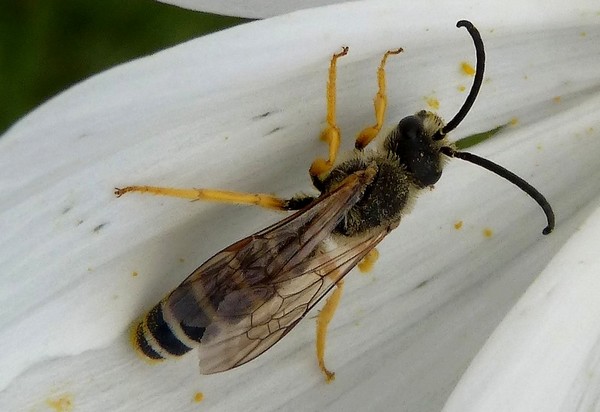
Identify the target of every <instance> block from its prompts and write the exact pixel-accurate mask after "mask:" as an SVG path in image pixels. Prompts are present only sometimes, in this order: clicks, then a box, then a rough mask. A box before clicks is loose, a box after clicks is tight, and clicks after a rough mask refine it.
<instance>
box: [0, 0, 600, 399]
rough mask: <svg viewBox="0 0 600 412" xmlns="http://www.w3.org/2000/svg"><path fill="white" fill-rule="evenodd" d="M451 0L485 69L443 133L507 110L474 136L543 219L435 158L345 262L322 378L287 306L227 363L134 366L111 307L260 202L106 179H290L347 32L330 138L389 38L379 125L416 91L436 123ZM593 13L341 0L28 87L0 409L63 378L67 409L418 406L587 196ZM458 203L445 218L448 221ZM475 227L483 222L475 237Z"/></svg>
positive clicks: (248, 227)
mask: <svg viewBox="0 0 600 412" xmlns="http://www.w3.org/2000/svg"><path fill="white" fill-rule="evenodd" d="M542 5H543V7H542ZM533 10H535V13H533V14H532V13H531V11H533ZM534 17H535V20H534ZM460 18H471V19H473V20H474V23H476V25H477V26H478V27H479V28H480V30H481V31H482V34H483V37H484V41H485V43H486V47H487V51H488V71H487V75H486V76H487V78H489V81H488V82H486V83H485V84H484V88H483V90H482V92H481V95H480V97H479V99H478V101H477V103H476V106H475V108H474V109H473V111H472V113H470V115H469V116H468V118H467V119H466V120H465V123H464V125H463V126H461V128H460V130H459V131H457V132H456V133H455V136H457V137H458V136H459V133H460V135H466V134H468V133H471V132H475V131H481V130H486V129H489V128H491V127H494V126H496V125H498V124H503V123H506V122H507V121H508V120H510V119H511V118H512V117H517V118H518V119H519V123H518V125H517V127H514V128H511V129H508V130H507V132H506V133H504V134H503V135H502V136H498V137H496V138H494V140H493V141H491V142H489V143H487V144H486V145H483V146H482V147H481V148H477V152H478V153H480V154H482V155H485V156H487V157H489V158H491V159H492V160H494V161H497V162H499V163H501V164H503V165H505V166H507V167H508V168H510V169H512V170H514V171H515V172H517V173H518V174H520V175H522V176H523V177H525V178H526V179H528V180H529V181H530V182H531V183H532V184H533V185H534V186H536V187H538V188H539V189H540V190H541V191H542V192H543V193H544V194H545V195H546V196H547V197H548V198H549V200H550V201H551V202H552V204H553V206H554V207H555V209H556V212H557V216H558V217H559V227H558V229H557V231H556V233H555V234H553V235H551V236H550V237H548V238H544V239H541V236H540V234H539V232H540V231H541V229H542V228H543V226H544V223H545V222H544V219H543V216H542V214H541V213H540V211H539V210H538V208H537V206H535V204H533V202H532V201H531V200H530V199H528V198H527V197H526V196H524V195H523V194H522V193H520V192H519V191H518V190H516V189H515V188H514V187H512V186H511V185H509V184H508V183H506V182H504V181H502V180H500V179H498V178H497V177H495V176H492V175H490V174H489V173H487V172H485V171H483V170H479V169H477V168H475V167H474V166H472V165H468V164H462V163H460V162H458V161H456V162H452V163H450V164H449V165H448V167H447V169H446V172H445V178H444V179H443V180H442V181H440V182H439V184H438V185H437V188H436V190H435V191H434V192H432V193H427V194H426V195H424V196H423V198H422V199H420V201H419V203H418V207H417V208H416V209H415V211H414V212H413V213H412V214H411V215H410V217H408V218H407V219H406V221H405V222H404V223H403V224H402V225H401V227H400V228H399V229H398V230H397V231H396V232H395V233H393V234H392V235H390V236H389V238H388V239H386V242H384V244H383V245H382V247H381V252H382V255H383V257H382V258H381V261H380V262H379V264H378V265H377V267H376V269H375V272H374V275H373V276H372V277H366V278H363V277H360V276H351V277H350V281H349V284H348V288H347V291H348V292H347V293H346V296H345V299H344V300H343V302H342V309H341V310H340V312H339V313H338V316H337V317H336V318H335V320H334V325H333V329H332V331H331V339H330V342H329V352H328V361H329V365H330V366H331V367H332V368H333V369H335V370H336V371H337V372H338V379H337V380H336V382H335V383H334V384H333V385H330V386H324V385H323V383H322V378H321V376H320V375H319V372H318V370H317V368H316V366H315V363H316V362H315V361H314V359H313V356H314V355H313V353H314V336H313V325H312V324H311V322H310V321H308V320H307V321H305V322H304V324H303V325H301V326H299V327H298V328H297V330H295V331H294V332H293V333H291V334H290V335H289V336H288V337H286V338H285V339H284V340H283V341H282V343H280V344H278V345H277V346H276V347H275V348H273V349H272V350H270V351H269V352H268V353H267V354H265V355H264V356H262V357H261V358H259V359H257V360H256V361H254V362H252V363H250V364H248V365H247V366H244V367H242V368H240V369H238V370H235V371H231V372H228V373H224V374H220V375H215V376H199V375H198V369H197V362H196V360H195V359H194V356H193V355H190V356H187V357H185V358H183V359H182V360H181V361H179V362H170V363H166V364H165V365H163V366H156V367H149V366H147V365H145V364H144V363H142V362H140V361H139V360H138V359H137V358H136V357H135V356H134V355H133V353H132V350H131V349H130V347H129V346H128V342H127V334H126V329H127V328H128V326H129V324H130V323H131V322H132V321H133V320H134V319H135V318H136V317H137V316H139V315H140V314H141V313H143V311H144V310H145V309H147V308H149V307H150V306H152V305H153V304H154V303H156V302H157V301H158V300H159V299H160V298H161V296H162V295H163V294H164V293H165V292H167V291H168V290H170V288H172V287H174V286H176V285H177V284H178V283H179V282H180V281H181V280H182V279H183V278H185V276H187V275H188V274H189V273H190V272H191V270H193V269H194V268H195V267H196V266H197V265H198V264H199V263H201V262H202V261H203V260H204V259H206V258H207V257H209V256H210V255H211V254H212V253H214V252H215V251H217V250H219V249H220V248H222V247H223V246H225V245H227V244H229V243H231V242H233V241H235V240H237V239H238V238H239V237H241V236H243V235H246V234H248V233H251V232H252V231H254V230H255V229H258V228H259V227H261V226H264V225H266V224H267V223H270V222H273V221H274V220H275V219H277V218H279V215H277V214H273V213H270V212H265V211H261V210H256V209H251V208H237V207H227V206H218V205H211V204H201V203H198V202H196V203H190V202H185V201H180V200H176V199H162V198H151V197H143V196H129V197H124V198H122V199H119V200H117V199H115V198H114V197H113V195H112V188H113V187H114V186H121V185H125V184H137V183H139V184H157V185H171V186H183V187H185V186H206V187H222V188H227V189H231V190H245V191H262V192H264V191H268V192H270V191H272V192H275V193H278V194H282V195H290V194H293V193H295V192H296V191H299V190H306V188H307V187H308V177H307V172H306V169H307V167H308V165H309V163H310V161H311V160H312V159H313V158H314V156H315V155H316V154H322V153H324V150H325V147H324V146H323V144H322V143H321V142H319V141H318V140H317V139H316V137H315V136H317V135H318V132H319V129H320V127H321V126H322V120H323V117H324V106H325V102H324V85H325V77H326V72H327V65H328V60H329V56H330V55H331V53H332V52H334V51H337V50H339V49H340V47H341V46H342V45H349V46H350V48H351V50H350V54H349V56H347V57H346V58H344V59H343V60H342V61H340V66H339V71H340V75H339V78H338V85H339V93H338V102H339V106H338V118H339V123H340V125H341V127H342V130H343V132H344V134H345V135H344V136H345V143H344V145H345V148H349V147H351V145H352V141H351V140H352V136H353V135H354V133H356V131H358V130H359V129H360V128H361V127H364V126H365V125H367V124H369V123H371V122H372V121H373V118H372V116H373V115H372V101H371V99H372V96H373V93H374V92H375V84H376V82H375V69H376V66H377V63H378V61H379V58H380V56H381V53H382V52H383V51H385V50H386V49H389V48H394V47H398V46H402V47H404V49H405V52H404V53H403V54H402V55H401V56H398V57H397V58H394V59H391V60H390V63H389V65H388V73H389V79H388V90H389V96H390V107H389V112H388V113H389V115H388V118H389V119H390V121H391V122H393V121H397V119H399V118H400V117H402V116H404V115H406V114H410V113H413V112H415V111H416V110H418V109H420V108H422V107H423V106H424V104H425V102H424V98H425V97H428V96H435V97H436V98H437V99H438V100H440V102H441V108H440V112H441V114H442V115H444V116H446V117H447V118H450V117H451V116H452V115H453V114H454V113H455V112H456V110H457V108H458V107H459V106H460V104H461V102H462V100H463V99H464V95H465V93H464V92H459V91H458V90H457V87H458V86H460V85H466V86H468V85H469V84H470V81H471V78H468V77H464V76H462V75H461V74H460V72H459V70H458V67H459V65H460V62H461V61H464V60H467V61H471V62H473V60H474V57H473V50H472V49H473V47H472V45H471V41H470V39H469V38H468V36H467V34H466V33H465V31H464V30H458V29H456V28H454V24H455V22H456V20H458V19H460ZM599 21H600V17H599V16H598V15H597V14H596V9H595V3H594V2H580V3H579V5H578V7H577V8H575V6H573V8H569V9H565V7H564V5H559V4H556V5H554V4H546V3H542V2H539V3H537V4H532V3H527V4H526V5H519V6H517V5H515V6H512V5H511V7H510V8H508V7H507V8H506V9H503V10H497V9H494V10H493V13H492V12H491V11H488V12H486V9H485V7H484V5H475V6H473V5H471V4H467V3H466V2H465V3H459V4H456V5H454V4H453V6H452V9H451V10H447V9H445V8H442V7H434V6H432V5H430V4H429V3H428V4H421V3H418V4H415V5H414V7H412V8H409V9H406V8H405V7H403V6H402V5H400V4H397V2H395V1H387V2H383V1H381V2H369V3H368V4H367V3H362V4H361V3H354V4H345V5H341V6H338V7H330V8H325V9H318V10H307V11H304V12H298V13H295V14H293V15H287V16H281V17H279V18H275V19H270V20H265V21H262V22H256V23H252V24H248V25H244V26H241V27H237V28H234V29H231V30H227V31H224V32H221V33H218V34H215V35H212V36H208V37H204V38H201V39H197V40H194V41H191V42H188V43H185V44H183V45H180V46H178V47H175V48H172V49H169V50H166V51H163V52H160V53H157V54H155V55H153V56H149V57H147V58H145V59H140V60H137V61H135V62H132V63H129V64H127V65H123V66H120V67H117V68H115V69H113V70H110V71H107V72H105V73H102V74H100V75H98V76H95V77H93V78H91V79H89V80H87V81H85V82H83V83H81V84H80V85H78V86H76V87H74V88H72V89H70V90H68V91H66V92H65V93H63V94H61V95H59V96H57V97H56V98H55V99H53V100H51V101H50V102H48V103H47V104H45V105H43V106H42V107H40V108H39V109H37V110H36V111H35V112H33V113H31V114H30V115H29V116H27V117H26V118H25V119H23V120H22V121H21V122H19V123H18V124H17V125H15V126H14V127H13V128H12V129H10V130H9V131H8V132H7V133H6V134H5V135H4V136H2V138H1V139H0V168H1V169H0V184H1V187H2V189H3V197H2V198H1V199H0V227H2V235H1V238H0V247H1V250H2V251H3V252H2V262H1V267H2V273H1V274H0V307H2V308H3V309H2V312H1V315H0V353H1V354H2V358H0V370H2V374H0V378H1V381H0V385H1V387H4V388H6V389H5V390H4V391H3V392H2V393H1V395H0V410H20V409H24V408H30V407H39V405H40V404H41V405H44V402H45V399H46V398H48V397H52V396H55V395H60V393H63V392H66V393H70V394H72V396H73V399H74V403H75V404H76V405H77V406H78V410H117V409H119V408H121V409H123V410H135V409H143V408H146V410H171V409H179V410H184V409H186V408H187V409H194V410H195V409H196V408H197V405H195V404H193V401H192V397H193V394H194V392H195V391H198V390H200V391H203V392H204V393H205V394H206V400H205V401H204V402H205V403H206V406H207V407H209V406H214V407H221V408H223V409H226V410H232V409H237V408H239V405H243V406H244V408H246V409H248V410H253V409H254V410H257V409H260V410H269V409H276V408H278V407H279V406H281V405H283V404H284V403H287V405H288V406H289V407H290V408H294V409H301V408H306V409H320V410H323V409H325V408H326V407H329V408H331V409H338V408H341V407H342V406H356V405H364V404H365V403H366V404H368V405H371V406H372V405H374V404H375V406H376V409H377V407H378V409H382V408H385V407H389V405H398V404H400V405H403V406H406V407H405V408H403V409H405V410H419V411H421V410H434V409H436V408H437V409H439V408H440V407H441V406H442V405H443V403H444V401H445V399H446V397H447V395H448V393H449V392H450V390H451V389H452V386H453V384H454V382H456V380H457V379H458V377H459V376H460V373H461V372H462V371H463V370H464V368H465V367H466V365H467V364H468V362H469V361H470V359H471V358H472V357H473V356H474V355H475V353H476V352H477V350H478V348H479V347H480V345H481V344H482V342H483V341H484V340H485V339H486V338H487V336H488V335H489V333H490V332H491V331H492V330H493V328H494V327H495V325H496V324H497V323H498V322H499V320H500V319H501V318H502V316H503V314H504V313H505V312H506V311H507V310H508V308H510V306H511V305H512V303H513V302H514V300H515V299H516V298H517V297H518V296H519V295H520V294H521V293H522V291H523V290H524V289H525V288H526V287H527V285H528V284H529V282H530V281H531V279H533V278H534V277H535V276H536V274H537V273H539V271H540V270H541V269H542V268H543V267H544V266H545V264H546V263H547V262H548V261H549V260H550V258H551V257H552V255H553V253H554V251H556V250H557V249H558V248H559V247H560V246H561V244H562V243H563V242H564V241H565V240H566V239H567V238H568V237H569V236H570V235H571V234H572V233H573V231H574V230H575V228H576V226H577V224H579V223H580V222H581V221H582V219H583V218H585V216H586V215H585V209H584V206H585V205H586V204H587V203H588V202H589V201H590V200H591V199H594V198H596V197H597V196H598V193H599V192H600V190H599V189H600V188H599V183H598V182H600V179H598V177H599V176H598V174H599V170H598V167H597V159H598V157H599V153H600V139H598V130H600V127H599V125H598V119H597V116H596V113H597V111H598V90H599V89H598V85H600V73H599V72H598V70H597V67H598V61H599V59H600V57H599V56H600V54H599V53H598V44H599V42H598V38H599V37H600V28H599V26H598V23H599ZM274 33H277V36H275V35H274ZM582 34H585V35H582ZM559 95H560V96H562V99H561V101H560V103H556V102H555V101H553V99H552V98H553V97H554V96H559ZM265 114H266V115H265ZM459 193H460V196H457V194H459ZM588 213H589V212H588ZM459 219H460V220H463V221H464V222H465V224H464V228H463V229H462V230H461V231H456V230H454V229H453V227H452V225H453V223H454V221H455V220H459ZM488 226H489V227H491V228H493V230H494V236H493V237H492V238H491V239H485V238H484V237H483V236H482V234H481V232H482V230H483V228H484V227H488ZM519 229H520V230H519ZM182 259H183V261H181V260H182ZM133 272H136V273H137V274H138V275H137V276H132V274H133ZM418 286H422V287H418ZM274 388H276V389H274ZM374 398H376V399H374Z"/></svg>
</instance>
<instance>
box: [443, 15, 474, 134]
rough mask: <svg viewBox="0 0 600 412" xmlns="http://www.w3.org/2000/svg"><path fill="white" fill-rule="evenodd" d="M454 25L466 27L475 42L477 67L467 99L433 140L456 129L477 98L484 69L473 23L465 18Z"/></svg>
mask: <svg viewBox="0 0 600 412" xmlns="http://www.w3.org/2000/svg"><path fill="white" fill-rule="evenodd" d="M456 27H459V28H460V27H464V28H466V29H467V31H468V32H469V34H470V35H471V37H472V38H473V43H475V55H476V56H477V68H476V69H475V79H474V80H473V86H472V87H471V91H470V92H469V95H468V96H467V100H465V102H464V103H463V105H462V107H461V108H460V110H459V111H458V113H456V115H455V116H454V118H453V119H452V120H450V121H449V122H448V124H447V125H446V126H444V127H443V128H442V129H441V130H439V131H438V132H437V133H436V134H435V135H434V136H433V140H441V139H443V138H444V136H445V135H446V134H448V132H450V131H452V130H454V129H456V126H458V125H459V124H460V122H462V121H463V119H464V118H465V116H466V115H467V113H469V110H471V107H473V103H475V99H476V98H477V94H478V93H479V89H481V84H482V83H483V71H484V69H485V50H484V48H483V40H481V35H480V34H479V31H478V30H477V29H476V28H475V26H473V23H471V22H470V21H467V20H460V21H459V22H458V23H456Z"/></svg>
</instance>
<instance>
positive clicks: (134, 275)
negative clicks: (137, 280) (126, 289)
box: [131, 270, 139, 277]
mask: <svg viewBox="0 0 600 412" xmlns="http://www.w3.org/2000/svg"><path fill="white" fill-rule="evenodd" d="M137 275H139V273H137V272H136V271H135V270H134V271H133V272H131V276H133V277H136V276H137Z"/></svg>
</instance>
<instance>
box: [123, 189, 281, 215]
mask: <svg viewBox="0 0 600 412" xmlns="http://www.w3.org/2000/svg"><path fill="white" fill-rule="evenodd" d="M129 192H140V193H149V194H153V195H160V196H172V197H180V198H183V199H191V200H208V201H212V202H222V203H237V204H243V205H257V206H261V207H266V208H269V209H277V210H289V208H287V207H286V206H287V205H288V203H289V201H287V200H285V199H280V198H278V197H275V196H272V195H267V194H262V193H239V192H228V191H225V190H212V189H175V188H170V187H155V186H127V187H124V188H122V189H118V188H116V189H115V195H116V196H117V197H121V196H123V195H124V194H125V193H129Z"/></svg>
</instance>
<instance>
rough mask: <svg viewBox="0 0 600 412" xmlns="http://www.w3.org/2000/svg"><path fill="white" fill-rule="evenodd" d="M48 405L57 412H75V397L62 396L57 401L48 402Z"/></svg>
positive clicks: (49, 400)
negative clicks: (73, 411)
mask: <svg viewBox="0 0 600 412" xmlns="http://www.w3.org/2000/svg"><path fill="white" fill-rule="evenodd" d="M46 405H48V406H49V407H50V408H52V409H54V410H55V411H56V412H70V411H72V410H73V396H72V395H70V394H62V395H60V396H59V397H58V398H56V399H48V400H46Z"/></svg>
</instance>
